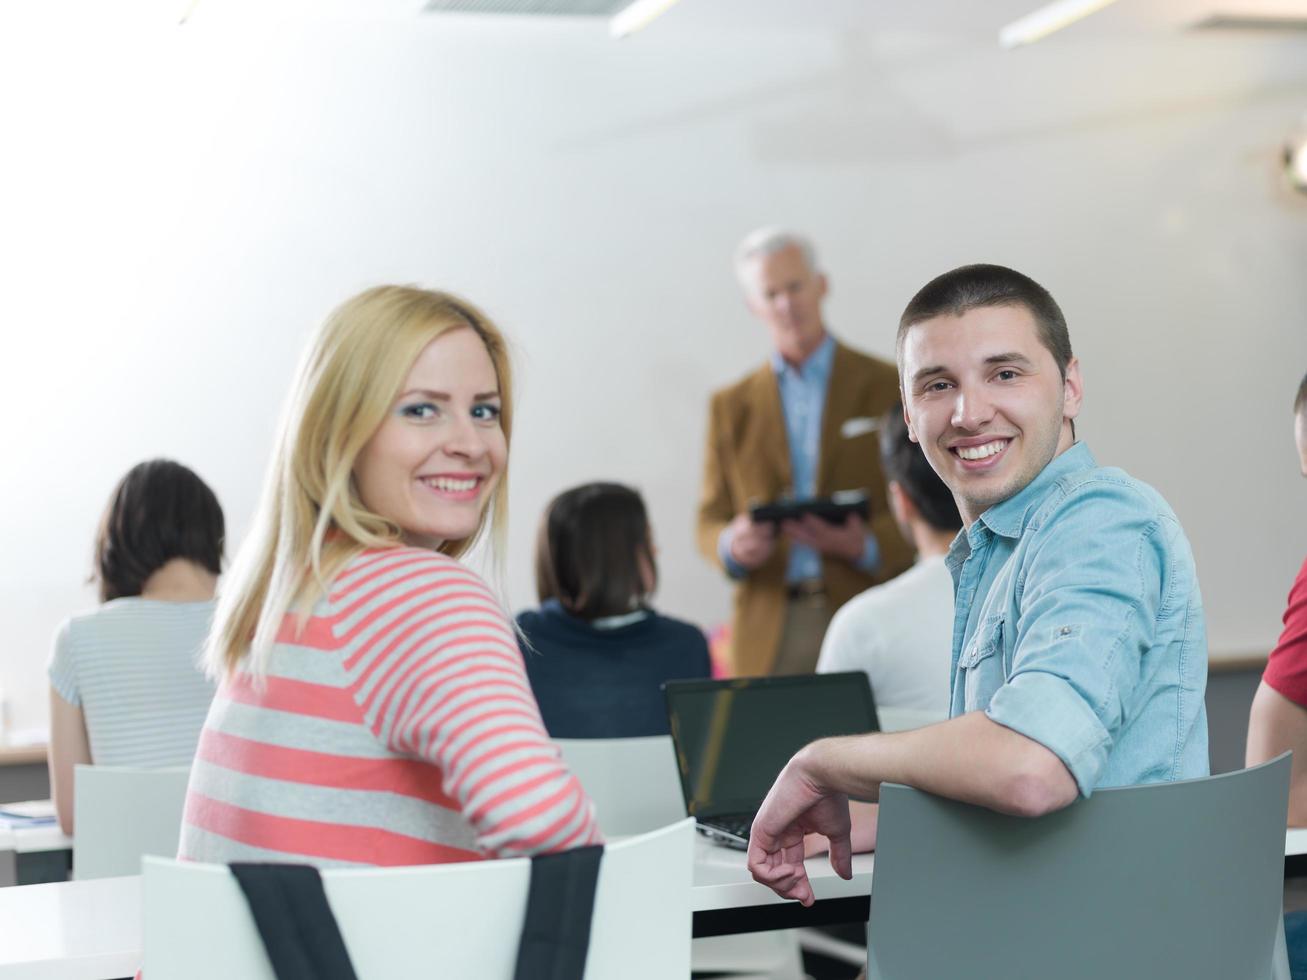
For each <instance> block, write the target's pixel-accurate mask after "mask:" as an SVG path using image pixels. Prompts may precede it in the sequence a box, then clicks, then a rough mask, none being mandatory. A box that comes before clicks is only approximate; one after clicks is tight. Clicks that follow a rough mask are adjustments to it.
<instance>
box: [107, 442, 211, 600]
mask: <svg viewBox="0 0 1307 980" xmlns="http://www.w3.org/2000/svg"><path fill="white" fill-rule="evenodd" d="M225 536H226V529H225V525H224V522H223V516H222V507H221V506H219V504H218V498H217V497H216V496H214V493H213V491H212V490H210V489H209V487H208V484H206V483H205V482H204V481H203V480H201V479H200V478H199V477H198V476H196V475H195V473H194V472H193V471H191V470H189V469H187V468H186V467H185V466H183V465H182V464H181V463H174V462H173V461H172V460H170V459H151V460H147V461H146V462H144V463H137V464H136V465H135V466H133V467H132V468H131V469H130V470H128V471H127V475H126V476H124V477H123V478H122V479H121V480H119V481H118V485H117V486H116V487H115V488H114V491H113V494H112V495H111V496H110V497H109V505H108V506H107V507H106V508H105V511H104V516H103V517H102V518H101V519H100V530H99V533H97V535H96V538H95V572H94V574H93V575H92V576H91V580H92V581H93V582H99V585H100V601H101V602H108V601H109V600H110V599H121V598H124V597H126V596H138V595H140V594H141V589H142V588H143V587H144V586H145V582H146V580H147V579H148V578H149V577H150V576H151V575H153V574H154V573H155V572H157V571H158V570H159V569H160V568H162V567H163V566H164V565H166V564H168V562H170V561H172V560H173V559H174V558H184V559H186V560H188V561H193V562H195V564H197V565H199V566H200V567H202V568H204V569H205V570H206V571H209V572H212V573H213V574H214V575H218V574H220V573H221V571H222V549H223V543H224V539H225Z"/></svg>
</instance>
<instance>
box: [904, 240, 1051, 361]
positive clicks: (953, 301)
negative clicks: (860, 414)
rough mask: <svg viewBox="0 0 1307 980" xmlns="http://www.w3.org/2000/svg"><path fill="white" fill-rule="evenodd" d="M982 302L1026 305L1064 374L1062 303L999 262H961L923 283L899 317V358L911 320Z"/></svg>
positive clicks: (960, 311) (964, 310)
mask: <svg viewBox="0 0 1307 980" xmlns="http://www.w3.org/2000/svg"><path fill="white" fill-rule="evenodd" d="M986 306H1024V307H1025V308H1026V309H1027V310H1029V311H1030V315H1031V316H1033V317H1034V318H1035V325H1036V327H1037V328H1038V330H1039V342H1040V343H1041V344H1043V345H1044V347H1045V348H1047V350H1048V352H1049V353H1050V354H1052V355H1053V360H1054V361H1055V362H1056V363H1057V369H1058V371H1059V372H1060V373H1061V375H1062V378H1063V379H1064V380H1065V378H1066V369H1067V365H1068V364H1070V363H1071V358H1072V353H1071V337H1070V335H1069V334H1068V333H1067V329H1066V317H1065V316H1063V315H1062V308H1061V307H1059V306H1058V305H1057V301H1056V300H1054V299H1053V296H1052V294H1051V293H1050V292H1049V291H1048V290H1047V289H1045V288H1044V287H1043V286H1041V285H1040V284H1039V283H1037V282H1035V280H1033V279H1031V278H1030V277H1029V276H1025V275H1022V274H1021V273H1020V272H1017V271H1016V270H1015V269H1009V268H1007V267H1006V266H1001V265H986V264H979V265H964V266H961V267H959V268H957V269H954V270H953V271H952V272H946V273H944V274H943V275H942V276H936V277H935V278H934V279H932V280H931V281H930V282H928V283H926V285H924V286H922V287H921V290H920V291H919V292H918V293H917V295H916V296H913V297H912V301H911V302H910V303H908V306H907V309H905V310H904V311H903V316H901V317H900V318H899V332H898V341H897V345H898V353H899V362H900V364H901V363H902V358H903V340H904V338H905V337H906V336H907V333H908V329H909V328H910V327H912V326H913V325H914V324H917V323H921V322H922V321H924V320H931V319H934V318H935V317H937V316H945V315H948V316H962V315H963V314H964V313H967V312H968V311H970V310H974V309H978V308H981V307H986Z"/></svg>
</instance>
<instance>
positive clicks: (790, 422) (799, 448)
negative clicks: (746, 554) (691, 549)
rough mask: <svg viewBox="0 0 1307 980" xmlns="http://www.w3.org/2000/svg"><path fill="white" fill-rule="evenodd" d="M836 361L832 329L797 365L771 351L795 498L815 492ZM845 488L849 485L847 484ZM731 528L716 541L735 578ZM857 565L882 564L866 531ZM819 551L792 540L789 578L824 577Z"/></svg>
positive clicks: (787, 568) (867, 568)
mask: <svg viewBox="0 0 1307 980" xmlns="http://www.w3.org/2000/svg"><path fill="white" fill-rule="evenodd" d="M834 363H835V338H833V337H831V336H830V335H829V334H827V335H826V339H825V340H823V341H822V342H821V345H820V346H819V347H818V348H817V349H816V350H815V351H813V352H812V353H811V354H810V355H808V359H807V360H806V361H804V362H803V363H802V364H800V365H799V366H798V367H795V366H794V365H793V364H791V363H789V361H787V360H785V358H783V357H781V355H780V353H779V352H777V351H772V354H771V366H772V370H773V371H774V372H776V385H777V387H778V388H779V390H780V395H781V413H782V414H783V415H784V416H785V437H786V441H787V442H788V443H789V447H790V478H791V487H790V494H791V495H792V496H794V497H796V498H800V499H801V498H804V497H815V496H816V495H817V466H818V465H819V463H820V461H821V423H822V414H823V412H824V411H825V408H826V391H827V389H828V388H829V387H830V375H831V368H832V366H833V365H834ZM846 489H847V488H846ZM730 546H731V538H730V528H725V529H723V531H722V534H721V536H720V537H719V538H718V540H717V552H718V555H719V556H720V557H721V560H722V564H723V565H725V566H726V571H727V572H728V573H729V574H730V575H731V576H733V577H735V578H740V577H741V576H743V575H745V574H746V571H745V569H744V568H742V567H741V566H740V565H739V564H738V563H737V562H736V561H735V559H733V558H732V557H731V550H730ZM856 564H857V567H858V568H860V569H861V570H862V571H864V572H869V573H870V572H874V571H875V570H876V566H877V565H879V564H880V547H879V546H878V545H877V543H876V538H875V536H874V535H871V534H868V535H867V541H866V545H865V546H864V548H863V551H862V557H861V558H859V559H858V561H857V563H856ZM821 577H822V575H821V554H820V553H819V552H818V551H817V550H816V549H814V548H809V547H807V546H806V545H801V544H791V545H790V553H789V560H788V561H787V563H786V566H785V581H786V582H801V581H803V580H804V579H820V578H821Z"/></svg>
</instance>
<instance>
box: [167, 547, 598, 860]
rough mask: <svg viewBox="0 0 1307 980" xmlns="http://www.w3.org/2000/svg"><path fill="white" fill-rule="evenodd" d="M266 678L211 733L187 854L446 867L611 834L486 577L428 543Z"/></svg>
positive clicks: (386, 561)
mask: <svg viewBox="0 0 1307 980" xmlns="http://www.w3.org/2000/svg"><path fill="white" fill-rule="evenodd" d="M299 625H301V626H302V629H299V630H297V629H296V626H297V619H296V617H293V616H290V615H288V616H287V617H286V620H285V621H284V623H283V625H282V628H281V631H280V633H279V635H278V637H277V642H276V645H275V647H274V649H273V651H272V656H271V658H270V661H269V667H268V674H267V676H266V678H265V679H264V682H263V683H261V684H259V683H255V681H254V680H253V679H252V678H251V677H250V675H248V674H247V673H245V672H244V671H243V670H238V671H237V672H236V673H235V674H234V675H232V676H230V677H229V678H228V679H227V680H226V681H225V682H224V683H223V684H222V686H221V687H220V688H219V690H218V693H217V695H216V696H215V698H214V701H213V706H212V708H211V709H210V711H209V716H208V718H207V720H206V721H205V725H204V731H203V732H202V734H201V736H200V745H199V749H198V752H197V754H196V758H195V765H194V767H193V769H192V770H191V780H190V786H189V788H188V791H187V798H186V810H185V815H184V817H183V821H182V837H181V845H180V852H179V854H180V856H181V857H182V858H187V859H190V860H196V861H213V862H227V861H234V860H256V861H270V860H282V861H284V860H298V861H305V860H307V861H310V862H312V863H313V864H317V865H319V866H323V867H329V866H345V865H351V864H365V865H405V864H431V863H439V862H449V861H468V860H477V859H478V858H481V857H511V856H517V855H523V854H533V853H537V852H542V851H555V850H563V849H565V848H569V847H577V846H580V845H583V844H589V843H595V842H597V841H598V840H599V839H600V836H599V831H598V827H597V825H596V823H595V819H594V813H593V805H592V804H591V802H590V800H589V798H588V797H587V796H586V794H585V791H584V790H583V789H582V788H581V785H580V783H579V782H577V780H576V777H574V776H573V775H571V773H569V772H568V771H567V769H566V768H565V767H564V766H563V764H562V762H561V761H560V760H559V757H558V752H557V750H556V749H555V748H554V746H553V745H552V743H551V742H550V741H549V739H548V737H547V736H546V734H545V728H544V725H543V724H542V723H541V720H540V712H539V709H538V708H537V707H536V703H535V700H534V698H533V697H532V695H531V689H530V686H529V685H528V683H527V679H526V676H525V673H524V671H523V667H522V655H521V653H520V652H519V650H518V647H517V642H516V639H515V637H514V634H513V631H512V628H511V627H510V625H509V623H508V620H507V619H506V617H505V616H504V613H503V611H502V610H501V609H500V607H499V605H498V603H497V602H496V601H495V598H494V596H493V595H492V594H491V592H490V590H489V589H488V588H487V587H486V585H485V583H484V582H483V581H482V580H481V579H480V578H478V577H477V575H476V574H474V573H473V572H472V571H470V570H469V569H467V568H465V567H464V566H463V565H461V564H459V563H458V562H456V561H454V560H453V559H451V558H447V557H445V556H443V555H440V554H437V553H435V552H432V551H427V550H423V549H418V548H392V549H388V550H376V551H369V552H364V553H362V554H360V555H358V556H357V557H355V558H354V559H352V560H351V561H350V562H349V563H348V564H347V565H346V566H345V567H344V568H343V569H342V570H341V572H340V573H339V574H338V575H337V576H336V578H335V580H334V581H333V583H332V586H331V589H330V591H329V592H328V594H327V595H326V596H325V597H324V598H323V599H321V600H320V601H319V602H318V604H317V605H316V607H315V608H314V610H313V614H312V616H311V617H310V618H309V619H308V620H307V622H303V623H300V624H299Z"/></svg>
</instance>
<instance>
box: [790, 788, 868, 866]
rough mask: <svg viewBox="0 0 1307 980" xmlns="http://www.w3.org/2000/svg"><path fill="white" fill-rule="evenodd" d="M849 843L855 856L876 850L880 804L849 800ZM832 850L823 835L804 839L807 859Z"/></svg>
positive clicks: (809, 835) (814, 835)
mask: <svg viewBox="0 0 1307 980" xmlns="http://www.w3.org/2000/svg"><path fill="white" fill-rule="evenodd" d="M849 822H850V824H851V827H850V830H849V843H850V845H851V850H852V851H853V853H854V854H867V853H869V852H870V851H874V850H875V849H876V828H877V827H878V826H879V823H880V804H879V803H860V802H859V801H857V800H849ZM829 850H830V841H828V840H827V839H826V838H825V837H823V836H822V835H821V834H808V835H807V836H806V837H804V838H803V856H804V857H805V858H810V857H815V856H816V855H818V854H825V853H826V852H827V851H829Z"/></svg>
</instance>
